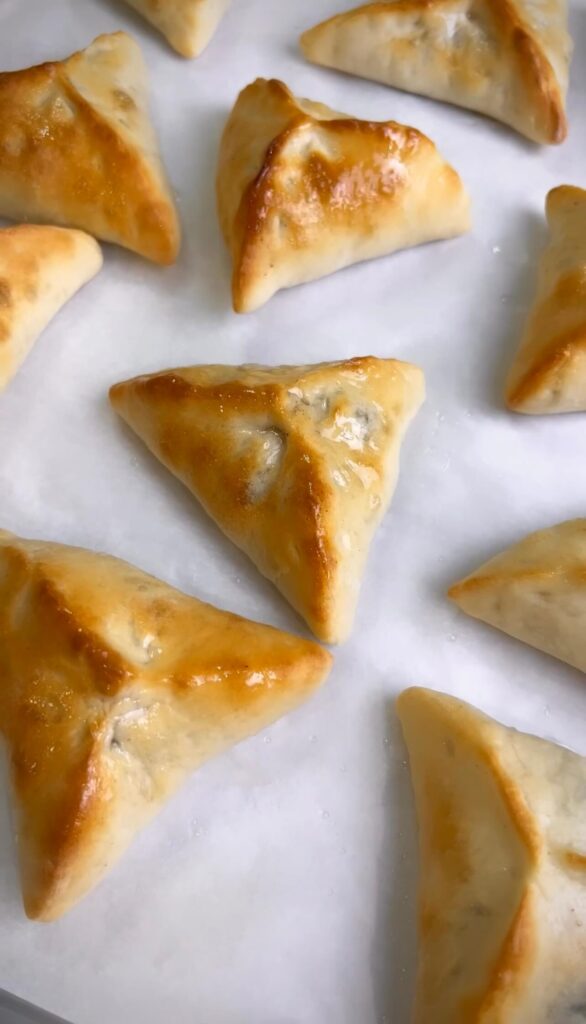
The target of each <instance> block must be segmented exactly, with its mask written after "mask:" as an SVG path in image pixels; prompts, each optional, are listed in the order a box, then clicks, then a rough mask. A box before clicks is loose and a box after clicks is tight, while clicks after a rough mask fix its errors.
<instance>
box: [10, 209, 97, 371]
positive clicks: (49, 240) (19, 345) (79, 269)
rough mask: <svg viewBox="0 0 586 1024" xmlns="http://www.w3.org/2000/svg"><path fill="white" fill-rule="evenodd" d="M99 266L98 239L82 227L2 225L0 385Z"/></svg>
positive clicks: (17, 366) (15, 369)
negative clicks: (4, 226) (77, 228)
mask: <svg viewBox="0 0 586 1024" xmlns="http://www.w3.org/2000/svg"><path fill="white" fill-rule="evenodd" d="M101 266H102V253H101V251H100V247H99V245H98V243H97V242H96V241H95V240H94V239H93V238H91V237H90V236H89V235H86V234H84V233H83V232H82V231H73V230H70V229H68V228H53V227H44V226H42V227H39V226H37V225H34V224H20V225H18V227H13V228H3V229H0V389H2V388H4V387H5V386H6V384H7V383H8V381H9V380H10V379H11V378H12V377H13V376H14V374H15V373H16V371H17V370H18V368H19V366H20V365H21V363H22V362H23V360H24V359H25V358H26V356H27V355H28V353H29V351H30V349H31V348H32V346H33V345H34V343H35V341H36V339H37V337H38V336H39V334H40V333H41V331H42V330H43V329H44V328H45V327H46V326H47V324H48V323H49V321H50V320H51V319H52V317H53V316H54V315H55V314H56V313H57V312H58V310H59V309H60V308H61V306H62V305H63V304H64V303H65V302H67V301H68V299H70V298H71V296H72V295H74V293H75V292H76V291H77V290H78V288H81V286H82V285H84V284H86V282H87V281H89V280H90V278H92V277H93V276H94V275H95V274H97V273H98V271H99V270H100V268H101Z"/></svg>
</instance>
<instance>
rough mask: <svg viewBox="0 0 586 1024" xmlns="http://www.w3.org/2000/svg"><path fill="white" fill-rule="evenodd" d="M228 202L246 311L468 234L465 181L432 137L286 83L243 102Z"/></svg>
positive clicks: (227, 149) (234, 125) (221, 173)
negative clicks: (358, 114) (336, 274)
mask: <svg viewBox="0 0 586 1024" xmlns="http://www.w3.org/2000/svg"><path fill="white" fill-rule="evenodd" d="M217 192H218V211H219V217H220V224H221V227H222V231H223V233H224V237H225V239H226V241H227V243H228V245H229V247H230V249H231V252H232V257H233V262H234V274H233V301H234V308H235V309H236V310H237V311H238V312H244V311H249V310H251V309H255V308H256V307H257V306H258V305H260V304H261V303H262V302H265V301H266V300H267V299H268V298H269V297H270V296H271V295H272V294H273V293H274V292H275V291H276V290H277V289H278V288H283V287H289V286H290V285H293V284H298V283H301V282H303V281H307V280H311V279H312V278H314V277H319V276H322V275H323V274H326V273H331V272H332V271H334V270H337V269H340V268H341V267H343V266H348V265H349V264H350V263H355V262H358V261H360V260H364V259H371V258H374V257H375V256H381V255H384V254H386V253H389V252H393V251H395V250H396V249H399V248H402V247H404V246H407V245H416V244H418V243H419V242H422V241H429V240H431V239H434V238H441V237H451V236H452V235H455V234H459V233H461V232H462V231H465V230H466V229H467V227H468V200H467V197H466V194H465V192H464V190H463V187H462V184H461V182H460V179H459V177H458V175H457V174H456V172H455V171H454V170H453V169H452V168H451V167H449V166H448V164H446V163H445V161H444V160H443V159H442V158H441V157H440V155H439V154H438V152H437V150H436V148H435V146H434V145H433V143H432V142H431V141H430V140H429V139H428V138H426V136H425V135H422V134H421V132H418V131H416V130H415V129H414V128H408V127H405V126H404V125H400V124H397V123H396V122H394V121H387V122H373V121H360V120H358V119H357V118H352V117H348V116H346V115H345V114H339V113H337V112H336V111H333V110H331V109H330V108H329V107H326V106H324V105H323V104H321V103H314V102H312V101H310V100H303V99H299V98H297V97H295V96H293V94H292V93H291V92H290V91H289V89H288V88H287V86H286V85H284V84H283V83H282V82H279V81H275V80H271V81H266V80H265V79H258V80H257V81H256V82H254V83H253V84H252V85H249V86H248V87H247V88H246V89H244V90H243V92H242V93H241V94H240V96H239V97H238V100H237V102H236V105H235V107H234V110H233V111H232V113H231V115H230V117H229V119H228V122H227V124H226V128H225V130H224V135H223V138H222V143H221V147H220V157H219V163H218V177H217Z"/></svg>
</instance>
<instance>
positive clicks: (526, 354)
mask: <svg viewBox="0 0 586 1024" xmlns="http://www.w3.org/2000/svg"><path fill="white" fill-rule="evenodd" d="M545 210H546V215H547V223H548V225H549V232H550V235H549V242H548V245H547V247H546V249H545V251H544V252H543V255H542V257H541V264H540V267H539V281H538V287H537V296H536V299H535V304H534V307H533V309H532V311H531V314H530V316H529V320H528V323H527V326H526V328H525V333H524V335H523V338H522V341H521V347H520V348H519V351H518V353H517V356H516V358H515V362H514V363H513V366H512V368H511V372H510V374H509V379H508V381H507V386H506V400H507V405H508V406H509V408H511V409H514V410H515V412H525V413H554V412H585V411H586V191H585V190H584V189H582V188H574V187H573V186H572V185H560V186H559V187H558V188H554V189H552V190H551V192H549V193H548V195H547V200H546V206H545Z"/></svg>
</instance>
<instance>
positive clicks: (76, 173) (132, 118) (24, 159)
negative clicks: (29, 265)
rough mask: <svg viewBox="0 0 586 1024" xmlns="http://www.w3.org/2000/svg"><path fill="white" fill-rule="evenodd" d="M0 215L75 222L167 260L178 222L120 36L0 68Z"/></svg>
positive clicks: (137, 60)
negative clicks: (63, 56) (53, 59)
mask: <svg viewBox="0 0 586 1024" xmlns="http://www.w3.org/2000/svg"><path fill="white" fill-rule="evenodd" d="M0 216H2V217H9V218H11V219H12V220H18V221H23V220H24V221H27V220H28V221H39V222H44V223H49V224H61V225H64V226H69V227H76V228H81V229H83V230H84V231H87V232H89V234H91V235H95V236H96V237H97V238H102V239H104V241H106V242H115V243H116V244H118V245H123V246H125V247H126V248H127V249H132V250H133V251H134V252H137V253H140V254H141V255H142V256H145V257H146V258H147V259H150V260H154V262H155V263H173V262H174V261H175V259H176V258H177V253H178V250H179V236H180V232H179V221H178V218H177V213H176V211H175V206H174V203H173V199H172V196H171V193H170V190H169V185H168V183H167V179H166V176H165V172H164V169H163V165H162V163H161V159H160V156H159V152H158V145H157V140H156V136H155V133H154V130H153V127H152V124H151V122H150V118H149V111H148V81H147V71H146V66H145V63H144V61H143V58H142V54H141V52H140V49H139V47H138V45H137V43H135V42H134V40H133V39H132V38H131V37H130V36H127V35H125V33H124V32H115V33H113V34H112V35H103V36H99V37H98V38H97V39H95V40H94V42H93V43H92V44H91V45H90V46H88V47H87V49H86V50H81V51H80V52H79V53H74V54H73V56H71V57H69V58H68V59H67V60H63V61H59V62H57V63H49V64H41V65H39V66H38V67H32V68H27V69H26V70H24V71H9V72H4V73H2V74H0Z"/></svg>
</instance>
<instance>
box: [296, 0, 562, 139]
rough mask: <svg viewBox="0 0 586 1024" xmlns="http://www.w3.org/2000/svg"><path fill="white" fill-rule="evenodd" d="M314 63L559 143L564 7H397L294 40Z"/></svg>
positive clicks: (370, 9)
mask: <svg viewBox="0 0 586 1024" xmlns="http://www.w3.org/2000/svg"><path fill="white" fill-rule="evenodd" d="M301 47H302V50H303V52H304V54H305V56H306V57H307V58H308V59H309V60H311V61H314V62H315V63H317V64H323V65H325V66H327V67H332V68H337V69H338V70H340V71H347V72H349V73H350V74H354V75H360V76H361V77H363V78H372V79H374V80H375V81H378V82H383V83H384V84H386V85H390V86H394V87H395V88H398V89H404V90H406V91H407V92H415V93H421V94H423V95H424V96H430V97H432V98H433V99H436V100H445V101H447V102H448V103H454V104H457V105H458V106H462V107H469V108H470V109H472V110H476V111H478V112H479V113H482V114H487V115H488V116H490V117H493V118H495V119H496V120H499V121H504V122H505V123H506V124H508V125H511V127H513V128H515V129H516V130H517V131H518V132H520V133H521V134H522V135H526V136H528V138H530V139H532V140H533V141H534V142H540V143H558V142H563V140H564V139H565V137H566V133H567V122H566V113H565V101H566V92H567V88H568V69H569V63H570V56H571V52H572V42H571V39H570V36H569V34H568V29H567V10H566V3H565V0H539V2H537V3H533V2H531V0H399V2H391V3H369V4H365V5H363V6H361V7H356V8H354V9H353V10H350V11H344V12H342V13H341V14H338V15H335V16H334V17H333V18H329V19H328V20H327V21H324V22H322V23H321V24H319V25H316V26H315V28H312V29H309V30H308V31H307V32H305V33H304V34H303V36H302V37H301Z"/></svg>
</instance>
